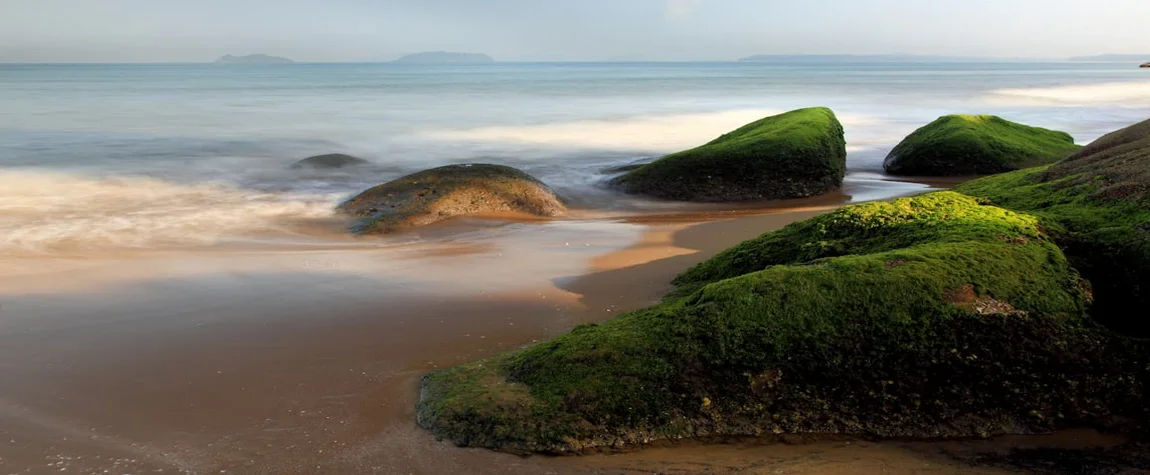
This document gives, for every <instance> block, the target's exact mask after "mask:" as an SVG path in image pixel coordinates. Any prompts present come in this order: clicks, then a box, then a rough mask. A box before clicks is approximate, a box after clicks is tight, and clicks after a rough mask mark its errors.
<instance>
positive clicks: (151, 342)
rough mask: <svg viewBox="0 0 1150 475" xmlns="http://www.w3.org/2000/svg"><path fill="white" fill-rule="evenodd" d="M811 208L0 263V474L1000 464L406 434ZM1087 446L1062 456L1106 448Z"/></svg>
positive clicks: (736, 446)
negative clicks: (545, 453)
mask: <svg viewBox="0 0 1150 475" xmlns="http://www.w3.org/2000/svg"><path fill="white" fill-rule="evenodd" d="M791 205H793V206H791ZM833 206H834V204H832V203H827V202H825V201H824V202H807V203H790V204H789V205H788V206H787V207H778V208H766V209H764V208H755V209H749V208H748V209H728V210H719V209H714V210H708V209H703V210H691V211H687V212H674V213H663V214H652V213H647V214H638V215H630V216H606V217H605V216H602V215H598V216H596V215H594V214H591V213H588V214H586V215H579V214H578V213H576V215H575V216H573V217H572V218H570V219H565V220H558V221H552V222H515V221H506V220H503V221H492V220H486V219H485V220H479V219H466V220H462V221H456V222H454V223H451V224H450V225H448V226H446V227H440V228H438V229H434V230H431V231H427V232H425V233H424V236H423V237H424V238H427V237H428V236H434V237H435V238H434V239H424V240H422V241H419V242H409V243H404V242H402V241H400V242H390V243H389V244H388V245H383V244H382V243H380V242H374V241H370V240H353V239H344V240H342V241H341V240H334V241H332V242H331V243H329V244H328V245H324V246H318V245H313V246H307V247H304V246H298V245H297V246H290V245H286V244H285V245H282V246H278V247H277V246H266V245H265V246H260V247H258V248H248V247H245V246H231V247H223V248H213V249H210V250H187V251H183V250H168V251H163V252H160V251H151V252H144V251H141V252H134V253H128V252H122V253H107V254H106V255H92V254H77V255H75V256H69V255H67V254H63V255H55V256H51V257H48V256H19V257H9V258H5V261H4V263H3V266H0V268H2V269H4V271H3V274H2V275H0V361H4V362H5V363H3V364H0V381H3V383H0V467H2V468H3V470H0V472H3V473H78V474H87V473H160V472H163V473H194V474H198V473H241V474H284V473H299V474H305V473H311V474H320V473H323V474H326V473H331V474H339V473H379V474H449V473H451V474H454V473H459V474H483V473H492V474H494V473H519V474H541V473H554V474H584V473H684V474H685V473H803V474H830V473H955V474H958V473H1001V472H999V471H996V469H992V468H979V469H975V468H972V467H970V466H967V465H963V464H956V462H954V461H953V460H954V459H953V457H952V456H951V455H948V454H950V453H952V452H954V451H962V450H968V451H969V450H972V449H971V447H969V446H967V445H963V444H951V445H949V446H947V445H942V444H926V443H909V442H907V443H901V442H891V443H874V442H862V441H850V440H835V441H815V442H806V443H801V444H799V445H795V441H794V440H790V441H787V442H788V443H784V444H762V443H757V444H756V443H749V442H745V441H734V442H731V441H728V442H731V443H727V444H721V445H713V444H699V443H691V444H684V445H682V446H678V447H674V448H654V449H651V450H647V451H642V452H637V453H631V454H615V455H596V456H587V457H578V458H550V457H532V458H520V457H516V456H511V455H505V454H498V453H493V452H487V451H482V450H470V449H459V448H455V447H453V446H451V445H450V444H447V443H444V442H437V441H435V440H433V438H432V437H431V436H430V435H429V434H427V433H426V432H424V431H422V430H421V429H419V428H418V427H417V426H416V424H415V417H414V406H415V403H416V401H417V398H418V384H419V379H420V377H421V376H422V375H423V374H424V373H425V372H427V371H429V370H432V369H436V368H442V367H447V366H452V365H456V364H460V363H463V362H468V361H473V360H476V359H480V358H483V357H486V356H489V355H492V354H495V353H498V352H502V351H505V350H509V349H513V348H517V347H521V346H523V345H529V344H531V343H533V342H537V341H540V340H542V339H545V338H548V337H550V336H554V335H557V334H560V333H563V332H565V331H567V330H569V329H570V328H572V327H573V326H575V325H577V324H579V323H583V322H590V321H601V320H605V319H609V318H612V317H614V316H616V315H618V314H621V313H624V312H626V311H629V310H633V309H636V308H641V307H643V306H645V305H648V304H651V303H653V302H655V301H657V300H658V299H659V298H660V296H661V295H662V294H663V293H664V292H666V291H667V290H668V289H669V288H670V284H669V282H670V280H671V278H672V277H673V276H674V275H676V274H677V273H679V272H681V271H682V270H683V269H685V268H686V267H688V266H690V265H692V264H694V263H696V262H699V261H701V260H703V259H705V258H706V257H708V256H710V255H713V254H714V253H716V252H718V251H720V250H722V249H725V248H727V247H729V246H731V245H733V244H735V243H738V242H740V241H742V240H745V239H747V238H750V237H753V236H757V235H759V234H761V233H763V232H767V231H770V230H773V229H778V228H780V227H782V226H785V225H786V224H788V223H791V222H794V221H797V220H801V219H805V218H809V217H811V216H814V215H817V214H818V213H820V212H823V211H825V210H827V209H831V208H832V207H833ZM1063 439H1066V437H1063ZM1099 440H1100V439H1099V437H1098V436H1096V435H1094V434H1089V433H1087V434H1072V435H1071V436H1070V437H1069V442H1067V443H1070V444H1071V445H1073V444H1079V445H1082V444H1086V445H1090V444H1113V443H1116V441H1112V440H1108V439H1104V438H1103V440H1101V442H1100V441H1099ZM980 443H983V444H987V442H980Z"/></svg>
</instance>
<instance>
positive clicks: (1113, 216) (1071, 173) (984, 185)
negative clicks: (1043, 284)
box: [956, 120, 1150, 336]
mask: <svg viewBox="0 0 1150 475" xmlns="http://www.w3.org/2000/svg"><path fill="white" fill-rule="evenodd" d="M956 190H957V191H960V192H962V193H965V194H968V195H972V196H977V197H980V198H983V199H984V200H985V202H988V203H993V204H995V205H997V206H1002V207H1005V208H1009V209H1013V210H1019V211H1023V212H1027V213H1031V214H1033V215H1034V216H1037V217H1038V218H1039V219H1040V220H1041V222H1042V225H1043V227H1044V228H1045V229H1047V230H1048V231H1049V233H1050V234H1051V235H1052V236H1053V237H1054V239H1055V240H1056V242H1058V244H1059V245H1060V246H1062V248H1063V249H1064V251H1065V252H1066V254H1067V255H1068V256H1069V257H1070V259H1071V261H1072V262H1073V263H1074V265H1075V267H1076V268H1078V270H1079V271H1081V272H1082V274H1083V275H1084V276H1086V277H1087V278H1088V279H1089V280H1090V281H1091V282H1092V283H1093V285H1094V291H1095V294H1096V296H1097V298H1098V303H1097V304H1096V305H1095V307H1094V310H1093V311H1092V313H1093V315H1094V316H1095V317H1096V318H1098V319H1099V320H1101V321H1103V322H1104V323H1106V324H1107V325H1108V326H1110V327H1111V328H1114V329H1115V330H1117V331H1119V332H1122V333H1126V334H1130V335H1136V336H1150V317H1148V316H1150V311H1148V310H1147V309H1148V308H1150V120H1148V121H1145V122H1142V123H1139V124H1135V125H1132V126H1130V127H1127V128H1125V129H1122V130H1119V131H1117V132H1114V133H1111V134H1109V135H1106V136H1104V137H1102V138H1100V139H1098V140H1097V141H1095V142H1093V143H1091V144H1090V145H1087V146H1086V147H1085V148H1083V149H1082V150H1080V151H1078V152H1077V153H1075V154H1073V155H1071V156H1070V157H1067V158H1066V159H1065V160H1062V161H1061V162H1058V163H1057V164H1055V165H1052V166H1049V167H1041V168H1035V169H1030V170H1022V171H1018V172H1014V173H1008V174H1004V175H999V176H993V177H987V178H982V179H979V180H975V181H972V182H968V183H966V184H963V185H962V186H960V187H958V188H957V189H956Z"/></svg>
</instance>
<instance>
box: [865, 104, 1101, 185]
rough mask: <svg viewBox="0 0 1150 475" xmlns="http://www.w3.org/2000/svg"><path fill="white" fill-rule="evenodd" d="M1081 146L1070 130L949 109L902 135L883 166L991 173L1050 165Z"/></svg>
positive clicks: (930, 172) (912, 171)
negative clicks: (947, 111) (936, 117)
mask: <svg viewBox="0 0 1150 475" xmlns="http://www.w3.org/2000/svg"><path fill="white" fill-rule="evenodd" d="M1079 148H1080V147H1079V146H1077V145H1075V144H1074V138H1073V137H1071V136H1070V134H1067V133H1065V132H1058V131H1054V130H1048V129H1043V128H1039V127H1030V126H1027V125H1023V124H1018V123H1015V122H1011V121H1008V120H1005V119H1003V118H1001V117H996V116H992V115H948V116H943V117H940V118H938V119H937V120H935V121H934V122H931V123H930V124H927V125H926V126H924V127H922V128H920V129H918V130H916V131H915V132H914V133H912V134H911V135H909V136H908V137H907V138H905V139H903V141H902V142H901V143H899V144H898V145H897V146H896V147H895V148H894V149H893V150H891V152H890V154H889V155H887V157H886V160H885V161H884V162H883V168H885V169H886V172H887V173H890V174H892V175H911V176H961V175H991V174H995V173H1003V172H1009V171H1013V170H1019V169H1023V168H1029V167H1035V166H1039V165H1048V164H1051V163H1053V162H1055V161H1057V160H1059V159H1061V158H1063V157H1065V156H1067V155H1069V154H1070V153H1072V152H1074V151H1076V150H1078V149H1079Z"/></svg>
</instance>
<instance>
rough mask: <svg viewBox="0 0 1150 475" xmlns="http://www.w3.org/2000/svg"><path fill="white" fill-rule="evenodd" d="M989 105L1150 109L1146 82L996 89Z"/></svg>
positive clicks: (1149, 86) (991, 94)
mask: <svg viewBox="0 0 1150 475" xmlns="http://www.w3.org/2000/svg"><path fill="white" fill-rule="evenodd" d="M988 100H990V101H991V102H994V103H999V104H1009V105H1078V106H1081V105H1096V104H1098V105H1117V106H1129V107H1146V106H1150V81H1138V82H1107V83H1097V84H1085V85H1077V86H1056V87H1032V88H1013V89H996V90H993V91H990V97H989V98H988Z"/></svg>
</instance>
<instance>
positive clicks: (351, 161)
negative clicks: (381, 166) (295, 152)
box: [291, 153, 371, 168]
mask: <svg viewBox="0 0 1150 475" xmlns="http://www.w3.org/2000/svg"><path fill="white" fill-rule="evenodd" d="M370 163H371V162H369V161H367V160H364V159H362V158H359V157H353V156H351V155H344V154H342V153H329V154H327V155H316V156H314V157H307V158H305V159H303V160H300V161H298V162H295V163H294V164H292V166H291V167H292V168H343V167H352V166H358V165H368V164H370Z"/></svg>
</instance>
